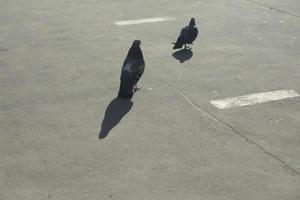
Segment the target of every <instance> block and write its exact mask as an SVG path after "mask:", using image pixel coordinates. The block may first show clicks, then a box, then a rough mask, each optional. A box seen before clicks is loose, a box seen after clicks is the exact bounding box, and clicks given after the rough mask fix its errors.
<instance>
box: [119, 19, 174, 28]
mask: <svg viewBox="0 0 300 200" xmlns="http://www.w3.org/2000/svg"><path fill="white" fill-rule="evenodd" d="M171 20H175V18H174V17H155V18H144V19H134V20H125V21H115V24H116V25H118V26H125V25H132V24H143V23H154V22H163V21H171Z"/></svg>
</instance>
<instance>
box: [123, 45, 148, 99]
mask: <svg viewBox="0 0 300 200" xmlns="http://www.w3.org/2000/svg"><path fill="white" fill-rule="evenodd" d="M140 45H141V41H140V40H134V41H133V43H132V46H131V48H130V49H129V51H128V54H127V56H126V59H125V61H124V63H123V66H122V71H121V77H120V80H121V81H120V88H119V93H118V97H119V98H123V99H131V98H132V96H133V94H134V93H135V92H136V91H138V90H139V89H140V88H138V87H137V82H138V81H139V80H140V78H141V77H142V74H143V73H144V70H145V62H144V57H143V53H142V50H141V48H140Z"/></svg>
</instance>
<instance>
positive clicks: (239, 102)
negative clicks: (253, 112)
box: [210, 90, 300, 109]
mask: <svg viewBox="0 0 300 200" xmlns="http://www.w3.org/2000/svg"><path fill="white" fill-rule="evenodd" d="M299 96H300V95H299V94H298V93H297V92H295V91H294V90H278V91H272V92H263V93H256V94H249V95H244V96H238V97H231V98H226V99H220V100H213V101H210V103H211V104H213V105H214V106H216V107H217V108H219V109H226V108H232V107H237V106H248V105H254V104H257V103H264V102H269V101H276V100H280V99H287V98H293V97H299Z"/></svg>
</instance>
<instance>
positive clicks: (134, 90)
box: [133, 84, 141, 93]
mask: <svg viewBox="0 0 300 200" xmlns="http://www.w3.org/2000/svg"><path fill="white" fill-rule="evenodd" d="M140 89H141V88H138V87H137V84H135V85H134V86H133V93H135V92H137V91H139V90H140Z"/></svg>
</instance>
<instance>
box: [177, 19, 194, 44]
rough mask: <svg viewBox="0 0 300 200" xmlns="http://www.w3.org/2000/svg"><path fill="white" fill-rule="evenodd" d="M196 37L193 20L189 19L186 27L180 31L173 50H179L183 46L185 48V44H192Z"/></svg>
mask: <svg viewBox="0 0 300 200" xmlns="http://www.w3.org/2000/svg"><path fill="white" fill-rule="evenodd" d="M197 35H198V29H197V27H196V23H195V18H191V21H190V23H189V25H188V26H186V27H184V28H183V29H181V32H180V35H179V37H178V39H177V41H176V43H173V44H174V47H173V49H180V48H182V46H183V45H184V48H186V45H187V44H193V42H194V41H195V39H196V38H197Z"/></svg>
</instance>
